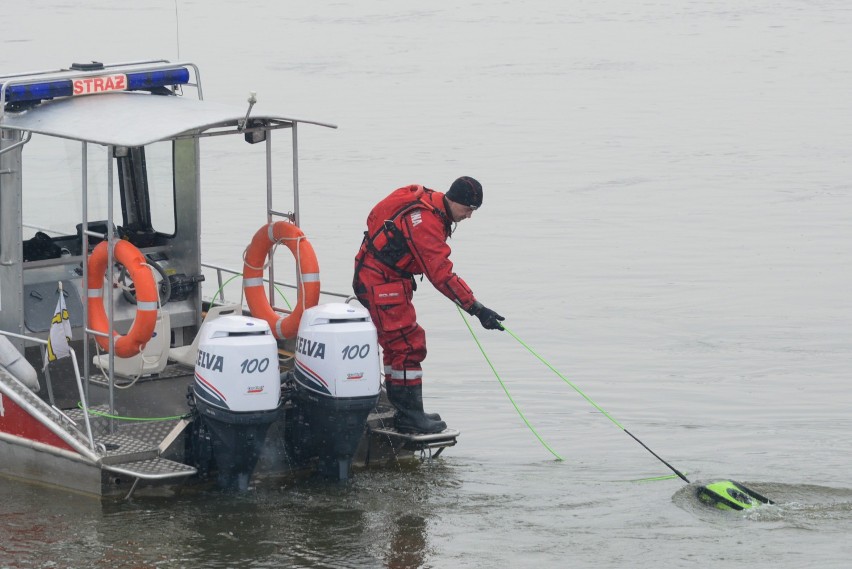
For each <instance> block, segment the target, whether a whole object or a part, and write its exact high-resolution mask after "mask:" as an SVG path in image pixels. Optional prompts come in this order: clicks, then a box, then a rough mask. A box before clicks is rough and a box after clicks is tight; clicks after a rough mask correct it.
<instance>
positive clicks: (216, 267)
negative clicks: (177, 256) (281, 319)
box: [201, 263, 354, 309]
mask: <svg viewBox="0 0 852 569" xmlns="http://www.w3.org/2000/svg"><path fill="white" fill-rule="evenodd" d="M201 266H202V267H204V268H207V269H212V270H214V271H216V283H217V285H218V286H219V288H218V289H216V292H215V294H214V295H213V297H212V298H211V299H210V301H211V302H212V303H214V304H228V302H227V301H226V300H225V285H227V284H228V283H229V282H230V280H231V279H232V278H233V277H236V276H241V275H242V274H243V272H242V271H238V270H235V269H230V268H228V267H221V266H219V265H213V264H210V263H201ZM223 274H228V275H231V279H228V280H227V281H225V280H223V276H222V275H223ZM263 281H264V282H266V283H268V282H269V279H263ZM272 284H274V285H275V286H281V287H284V288H290V289H293V290H298V288H299V287H298V285H295V284H290V283H285V282H281V281H273V283H272ZM240 291H242V287H240ZM320 294H324V295H326V296H334V297H337V298H343V299H345V301H349V300H351V299H352V298H354V297H353V296H352V295H351V294H343V293H339V292H332V291H327V290H322V289H320ZM217 296H218V297H219V300H218V301H217V300H216V297H217ZM242 300H243V299H242V293H241V294H240V304H242ZM274 308H275V307H273V309H274Z"/></svg>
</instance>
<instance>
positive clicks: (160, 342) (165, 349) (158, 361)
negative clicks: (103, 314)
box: [93, 308, 172, 378]
mask: <svg viewBox="0 0 852 569" xmlns="http://www.w3.org/2000/svg"><path fill="white" fill-rule="evenodd" d="M171 340H172V327H171V317H170V316H169V311H168V310H163V309H162V308H161V309H160V310H159V311H158V312H157V322H156V324H155V325H154V335H153V336H151V339H150V340H148V343H147V344H145V349H143V350H142V353H141V354H137V355H135V356H133V357H132V358H115V363H114V366H115V368H114V369H115V374H116V375H118V376H121V377H129V378H134V377H139V376H143V375H154V374H158V373H160V372H162V371H163V370H164V369H166V365H167V364H168V363H169V346H170V345H171ZM93 363H94V364H95V365H96V366H98V367H99V368H100V369H101V371H103V372H104V374H105V375H106V373H107V372H108V370H109V354H100V355H96V356H95V357H94V358H93Z"/></svg>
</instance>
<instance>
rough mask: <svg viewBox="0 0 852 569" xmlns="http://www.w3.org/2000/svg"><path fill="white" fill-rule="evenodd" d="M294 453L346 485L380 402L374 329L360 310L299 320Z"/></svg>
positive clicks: (315, 311)
mask: <svg viewBox="0 0 852 569" xmlns="http://www.w3.org/2000/svg"><path fill="white" fill-rule="evenodd" d="M294 378H295V384H296V389H295V395H294V399H295V401H296V408H297V412H296V420H295V421H292V422H291V425H289V430H290V437H291V438H290V440H291V445H292V446H293V447H294V450H295V454H297V455H300V456H303V457H307V458H313V457H316V458H318V459H319V464H318V468H319V471H320V473H321V474H323V475H324V476H326V477H329V478H334V479H338V480H345V479H347V478H348V477H349V471H350V468H351V466H352V458H353V456H354V455H355V451H356V450H357V449H358V443H359V442H360V441H361V438H362V436H363V434H364V426H365V425H366V423H367V415H369V413H370V411H371V410H372V409H374V408H375V406H376V403H377V402H378V399H379V390H380V383H379V382H380V376H379V354H378V344H377V336H376V328H375V326H373V323H372V321H371V320H370V314H369V313H368V312H367V310H365V309H364V308H363V307H361V306H352V305H349V304H345V303H329V304H323V305H320V306H315V307H313V308H309V309H308V310H306V311H305V313H304V314H303V315H302V320H301V322H300V324H299V334H298V337H297V338H296V365H295V370H294Z"/></svg>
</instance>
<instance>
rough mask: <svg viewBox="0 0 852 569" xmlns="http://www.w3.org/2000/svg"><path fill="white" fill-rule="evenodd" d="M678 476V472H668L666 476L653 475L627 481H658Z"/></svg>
mask: <svg viewBox="0 0 852 569" xmlns="http://www.w3.org/2000/svg"><path fill="white" fill-rule="evenodd" d="M677 477H678V476H677V474H666V475H664V476H651V477H650V478H637V479H636V480H628V481H627V482H657V481H658V480H672V479H674V478H677Z"/></svg>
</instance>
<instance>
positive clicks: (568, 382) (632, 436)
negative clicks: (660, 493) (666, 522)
mask: <svg viewBox="0 0 852 569" xmlns="http://www.w3.org/2000/svg"><path fill="white" fill-rule="evenodd" d="M503 329H504V330H505V331H506V332H508V333H509V334H510V335H511V336H512V337H513V338H514V339H515V340H517V341H518V342H519V343H520V344H521V345H522V346H523V347H525V348H526V349H527V351H529V353H531V354H532V355H534V356H535V357H536V358H538V360H539V361H540V362H541V363H543V364H544V365H546V366H547V367H549V368H550V370H551V371H552V372H553V373H555V374H556V375H558V376H559V377H560V379H562V381H564V382H565V383H567V384H568V385H570V386H571V389H573V390H574V391H576V392H577V393H579V394H580V395H581V396H582V397H583V399H585V400H586V401H588V402H589V403H591V404H592V406H594V408H595V409H597V410H598V411H600V412H601V413H603V415H604V417H606V418H607V419H609V420H610V421H612V423H613V424H614V425H615V426H616V427H618V428H619V429H621V430H622V431H624V433H625V434H626V435H627V436H629V437H630V438H631V439H633V440H634V441H636V442H637V443H639V444H640V445H642V448H644V449H645V450H647V451H648V452H650V453H651V454H652V455H654V457H655V458H656V459H657V460H659V461H660V462H662V463H663V464H665V465H666V466H668V467H669V470H671V471H672V472H674V473H675V474H676V475H677V477H678V478H680V479H681V480H683V481H684V482H686V483H687V484H689V483H690V482H689V479H688V478H687V477H686V475H685V474H683V473H682V472H681V471H680V470H678V469H677V468H675V467H674V466H672V465H671V464H669V463H668V462H666V461H665V459H663V457H661V456H660V455H658V454H657V453H655V452H654V451H653V450H651V449H650V447H648V445H646V444H645V443H643V442H642V441H640V440H639V439H638V438H637V437H636V435H634V434H633V433H631V432H630V431H628V430H627V429H625V428H624V427H623V426H622V425H621V423H619V422H618V421H616V420H615V419H613V418H612V416H611V415H610V414H609V413H607V412H606V411H604V410H603V408H602V407H601V406H600V405H598V404H597V403H595V402H594V401H592V399H591V397H589V396H588V395H586V394H585V393H583V392H582V391H581V390H580V388H579V387H577V386H576V385H574V384H573V383H571V382H570V381H569V380H568V378H566V377H565V376H564V375H562V374H561V373H559V372H558V371H557V370H556V368H554V367H553V366H552V365H550V364H549V363H548V362H547V360H545V359H544V358H543V357H541V356H540V355H538V354H537V353H536V352H535V350H533V349H532V348H530V347H529V346H528V345H527V344H526V342H524V341H523V340H521V339H520V338H518V337H517V336H516V335H515V333H514V332H512V331H511V330H509V329H508V328H506V325H505V324H504V325H503ZM666 479H667V478H660V480H666Z"/></svg>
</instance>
